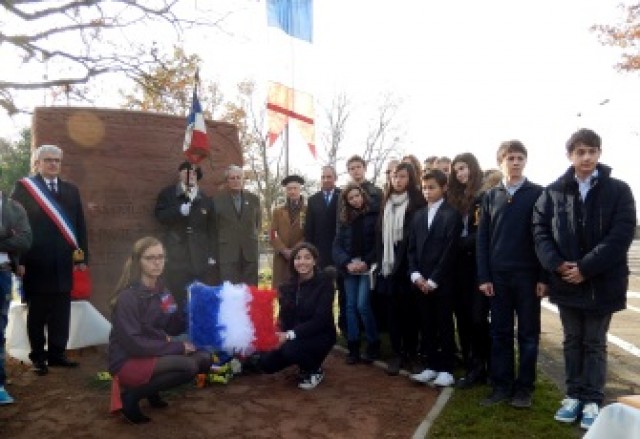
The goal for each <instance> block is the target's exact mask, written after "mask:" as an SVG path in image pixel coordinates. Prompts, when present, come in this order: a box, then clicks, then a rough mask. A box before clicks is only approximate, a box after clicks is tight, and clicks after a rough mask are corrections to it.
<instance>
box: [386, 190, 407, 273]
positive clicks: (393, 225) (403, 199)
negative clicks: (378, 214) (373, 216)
mask: <svg viewBox="0 0 640 439" xmlns="http://www.w3.org/2000/svg"><path fill="white" fill-rule="evenodd" d="M408 205H409V193H408V192H404V193H402V194H391V196H390V197H389V199H388V200H387V204H386V206H385V207H384V216H383V217H382V248H383V253H382V275H383V276H385V277H386V276H389V275H390V274H391V271H392V270H393V265H394V263H395V254H394V253H395V252H394V250H395V249H394V247H395V244H396V243H397V242H398V241H400V240H401V239H402V235H403V228H404V214H405V212H406V211H407V206H408Z"/></svg>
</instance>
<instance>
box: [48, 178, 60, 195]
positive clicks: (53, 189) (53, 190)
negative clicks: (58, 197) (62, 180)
mask: <svg viewBox="0 0 640 439" xmlns="http://www.w3.org/2000/svg"><path fill="white" fill-rule="evenodd" d="M49 190H50V191H51V193H52V194H57V193H58V189H57V188H56V182H55V181H54V180H50V181H49Z"/></svg>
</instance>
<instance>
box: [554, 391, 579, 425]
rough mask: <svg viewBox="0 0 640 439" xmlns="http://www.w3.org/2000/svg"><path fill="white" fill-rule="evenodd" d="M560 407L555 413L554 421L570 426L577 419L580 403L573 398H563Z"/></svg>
mask: <svg viewBox="0 0 640 439" xmlns="http://www.w3.org/2000/svg"><path fill="white" fill-rule="evenodd" d="M560 404H562V406H561V407H560V408H559V409H558V411H557V412H556V415H555V416H554V419H555V420H556V421H560V422H566V423H567V424H570V423H572V422H575V420H576V419H578V414H579V413H580V410H581V409H582V403H581V402H580V401H579V400H577V399H575V398H568V397H567V398H565V399H563V400H562V402H561V403H560Z"/></svg>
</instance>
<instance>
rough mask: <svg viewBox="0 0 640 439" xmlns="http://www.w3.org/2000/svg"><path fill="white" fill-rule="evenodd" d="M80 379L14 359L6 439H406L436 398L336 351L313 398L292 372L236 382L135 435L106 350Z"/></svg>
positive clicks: (179, 399)
mask: <svg viewBox="0 0 640 439" xmlns="http://www.w3.org/2000/svg"><path fill="white" fill-rule="evenodd" d="M69 356H70V357H73V358H74V359H77V360H78V361H80V362H81V365H80V367H79V368H78V369H71V370H68V369H60V368H52V369H50V371H49V374H48V375H47V376H45V377H38V376H35V375H34V374H33V373H32V372H31V371H30V369H29V367H28V366H26V365H24V364H21V363H19V362H17V361H15V360H12V359H9V361H8V364H7V372H8V376H9V380H10V383H9V385H8V386H7V388H8V390H9V392H10V393H11V394H12V395H13V396H14V397H15V398H16V401H17V402H16V404H12V405H7V406H0V432H1V433H0V436H1V437H3V438H37V437H45V436H46V437H65V438H87V437H94V438H103V437H104V438H107V437H108V438H116V437H117V438H129V437H131V438H133V437H140V436H141V435H142V434H145V435H148V437H153V438H181V437H189V438H208V437H216V438H225V437H243V438H408V437H411V436H412V435H413V432H414V431H415V429H416V428H417V427H418V425H419V424H420V422H421V421H422V420H423V419H424V417H425V416H426V414H427V413H428V411H429V409H430V408H431V407H432V405H433V403H434V402H435V399H436V397H437V391H436V390H434V389H431V388H429V387H426V386H422V385H418V384H416V383H413V382H410V381H409V379H408V378H406V377H403V376H398V377H389V376H387V375H386V374H385V372H384V370H382V369H380V368H379V367H376V366H373V365H371V366H367V365H357V366H347V365H346V364H345V363H344V354H343V353H342V352H340V351H338V350H334V351H333V352H332V353H331V354H330V355H329V358H327V361H326V363H325V379H324V381H323V382H322V383H321V384H320V385H319V386H318V387H317V388H316V389H314V390H311V391H304V390H300V389H298V388H297V381H296V371H295V370H294V369H293V368H291V369H287V370H285V371H283V372H281V373H279V374H275V375H271V376H269V375H246V376H236V377H234V378H233V379H232V380H231V381H230V382H229V383H228V384H226V385H224V384H213V385H211V386H209V387H206V388H204V389H198V388H196V387H195V386H193V387H189V386H185V387H184V388H180V389H178V390H176V391H174V392H170V393H168V394H166V395H165V397H166V400H167V401H168V402H169V404H170V405H169V407H168V408H166V409H155V410H154V409H152V408H150V407H148V406H147V404H146V402H142V403H141V408H142V410H143V412H144V413H145V414H147V415H148V416H150V417H151V418H152V420H153V421H152V422H151V423H149V424H146V425H130V424H128V423H127V422H126V421H124V420H123V418H122V417H120V416H118V415H115V416H113V415H110V414H109V413H108V407H109V384H108V383H104V382H100V381H98V380H97V378H96V373H97V372H99V371H102V370H105V365H106V354H105V349H104V348H103V347H100V348H89V349H84V350H82V351H80V352H72V353H70V355H69Z"/></svg>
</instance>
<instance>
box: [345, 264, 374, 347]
mask: <svg viewBox="0 0 640 439" xmlns="http://www.w3.org/2000/svg"><path fill="white" fill-rule="evenodd" d="M344 289H345V295H346V298H347V306H346V308H347V339H348V341H350V342H355V341H359V340H360V323H359V319H358V315H360V318H361V319H362V325H363V326H364V332H365V336H366V337H367V342H368V343H369V344H371V343H377V342H378V340H379V339H378V329H377V327H376V320H375V318H374V316H373V309H372V308H371V293H370V291H369V276H368V275H353V274H346V275H345V276H344Z"/></svg>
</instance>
